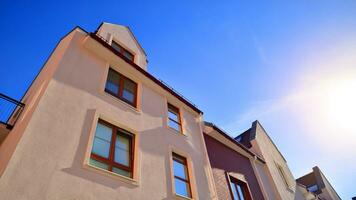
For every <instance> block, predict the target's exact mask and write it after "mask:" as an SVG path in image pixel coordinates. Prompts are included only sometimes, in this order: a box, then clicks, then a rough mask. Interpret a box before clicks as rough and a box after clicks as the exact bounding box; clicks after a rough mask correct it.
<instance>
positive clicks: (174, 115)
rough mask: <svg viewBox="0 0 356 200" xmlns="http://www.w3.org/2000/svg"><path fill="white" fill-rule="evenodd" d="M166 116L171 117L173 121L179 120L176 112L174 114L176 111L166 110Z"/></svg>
mask: <svg viewBox="0 0 356 200" xmlns="http://www.w3.org/2000/svg"><path fill="white" fill-rule="evenodd" d="M168 117H169V118H170V119H173V120H174V121H176V122H179V117H178V114H176V113H174V112H172V111H170V110H169V111H168Z"/></svg>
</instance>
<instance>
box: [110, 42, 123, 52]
mask: <svg viewBox="0 0 356 200" xmlns="http://www.w3.org/2000/svg"><path fill="white" fill-rule="evenodd" d="M111 46H112V47H113V48H114V49H115V50H116V51H118V52H121V50H122V48H121V46H120V45H119V44H117V43H116V42H114V41H112V42H111Z"/></svg>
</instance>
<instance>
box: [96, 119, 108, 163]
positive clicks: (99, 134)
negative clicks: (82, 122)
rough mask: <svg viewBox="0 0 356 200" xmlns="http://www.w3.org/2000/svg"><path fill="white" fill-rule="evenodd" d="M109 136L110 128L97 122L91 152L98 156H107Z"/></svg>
mask: <svg viewBox="0 0 356 200" xmlns="http://www.w3.org/2000/svg"><path fill="white" fill-rule="evenodd" d="M111 136H112V129H111V128H109V127H107V126H105V125H103V124H101V123H100V122H99V123H98V125H97V126H96V131H95V137H94V142H93V148H92V152H93V153H95V154H97V155H99V156H102V157H105V158H108V157H109V151H110V141H111Z"/></svg>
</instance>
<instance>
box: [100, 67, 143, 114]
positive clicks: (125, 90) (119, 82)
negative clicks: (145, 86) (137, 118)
mask: <svg viewBox="0 0 356 200" xmlns="http://www.w3.org/2000/svg"><path fill="white" fill-rule="evenodd" d="M105 91H106V92H107V93H109V94H111V95H114V96H115V97H118V98H119V99H121V100H123V101H125V102H126V103H129V104H130V105H132V106H134V107H136V101H137V83H135V82H134V81H132V80H130V79H129V78H127V77H125V76H123V75H122V74H119V73H118V72H116V71H115V70H113V69H111V68H110V69H109V73H108V78H107V80H106V85H105Z"/></svg>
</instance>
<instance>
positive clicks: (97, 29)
mask: <svg viewBox="0 0 356 200" xmlns="http://www.w3.org/2000/svg"><path fill="white" fill-rule="evenodd" d="M104 24H112V25H117V26H123V27H125V28H126V29H127V30H128V31H129V33H130V35H131V36H132V38H133V39H134V40H135V42H136V44H137V46H138V47H139V48H140V49H141V51H142V52H143V54H145V56H146V57H147V53H146V51H145V49H144V48H143V47H142V46H141V44H140V43H139V42H138V40H137V38H136V36H135V34H133V32H132V30H131V29H130V27H129V26H126V25H122V24H113V23H109V22H101V23H100V25H99V26H98V27H97V28H96V30H95V33H97V32H98V31H99V29H100V28H101V27H102V26H103V25H104Z"/></svg>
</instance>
